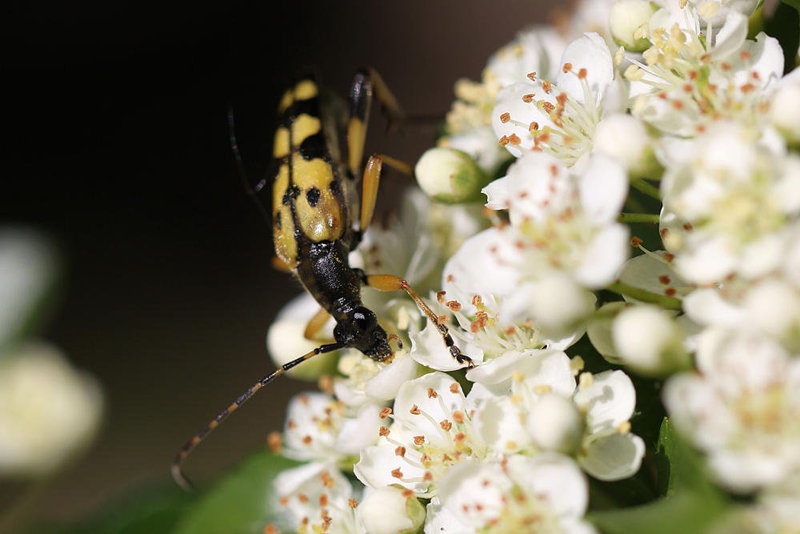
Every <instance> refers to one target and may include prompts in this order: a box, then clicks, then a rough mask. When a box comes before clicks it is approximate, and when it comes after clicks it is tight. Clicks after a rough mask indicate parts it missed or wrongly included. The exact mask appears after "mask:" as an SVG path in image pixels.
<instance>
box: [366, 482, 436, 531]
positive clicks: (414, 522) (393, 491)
mask: <svg viewBox="0 0 800 534" xmlns="http://www.w3.org/2000/svg"><path fill="white" fill-rule="evenodd" d="M356 512H357V514H358V518H359V519H360V520H361V524H362V525H363V526H364V529H365V530H366V531H367V532H369V533H370V534H413V533H415V532H418V531H419V530H420V529H421V527H422V523H424V522H425V508H424V507H423V506H422V503H421V502H419V499H417V498H416V497H414V496H413V494H411V495H408V494H407V493H406V490H403V489H401V488H395V487H392V486H384V487H382V488H378V489H376V490H374V491H370V492H368V493H367V494H366V496H365V497H364V500H363V501H361V503H360V504H359V505H358V508H357V509H356Z"/></svg>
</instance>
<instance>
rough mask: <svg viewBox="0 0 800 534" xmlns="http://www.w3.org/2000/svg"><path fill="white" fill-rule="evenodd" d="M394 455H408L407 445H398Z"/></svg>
mask: <svg viewBox="0 0 800 534" xmlns="http://www.w3.org/2000/svg"><path fill="white" fill-rule="evenodd" d="M394 455H395V456H405V455H406V448H405V447H403V446H402V445H401V446H399V447H397V448H396V449H395V450H394Z"/></svg>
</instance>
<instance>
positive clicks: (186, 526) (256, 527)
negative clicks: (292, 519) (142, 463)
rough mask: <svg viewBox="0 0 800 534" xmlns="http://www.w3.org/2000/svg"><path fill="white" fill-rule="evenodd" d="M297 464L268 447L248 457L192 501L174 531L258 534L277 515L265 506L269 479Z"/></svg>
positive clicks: (177, 533)
mask: <svg viewBox="0 0 800 534" xmlns="http://www.w3.org/2000/svg"><path fill="white" fill-rule="evenodd" d="M297 465H299V464H298V463H297V462H294V461H292V460H288V459H286V458H284V457H282V456H278V455H276V454H273V453H270V452H267V451H264V452H259V453H256V454H254V455H252V456H250V457H248V458H247V459H245V460H244V461H243V462H242V463H240V464H239V465H238V466H237V467H236V468H234V470H233V471H231V473H230V474H228V475H227V476H226V477H224V478H223V479H222V480H220V481H219V482H218V483H217V484H216V485H215V486H214V487H213V488H211V489H210V490H209V491H207V492H206V493H205V494H203V495H201V496H200V497H199V499H197V500H196V501H195V502H194V503H193V504H192V505H191V507H190V508H189V510H188V511H187V513H186V514H185V515H184V516H183V517H182V518H181V520H180V521H179V522H178V525H177V527H176V528H175V530H174V533H175V534H219V533H220V532H225V533H226V534H251V533H253V534H255V533H259V534H260V533H261V532H263V530H264V527H265V526H266V525H267V523H271V522H274V521H275V519H276V518H274V517H272V516H271V512H270V510H269V508H268V503H269V502H270V501H271V496H272V481H273V480H274V479H275V477H276V476H277V475H278V473H280V472H281V471H283V470H284V469H288V468H291V467H295V466H297Z"/></svg>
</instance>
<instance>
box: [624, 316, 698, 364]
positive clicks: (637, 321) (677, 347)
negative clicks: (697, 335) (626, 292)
mask: <svg viewBox="0 0 800 534" xmlns="http://www.w3.org/2000/svg"><path fill="white" fill-rule="evenodd" d="M612 338H613V340H614V346H615V347H616V348H617V355H618V356H619V358H620V359H621V360H622V362H623V363H624V364H625V365H627V366H628V367H630V368H631V369H633V370H634V371H637V372H639V373H642V374H645V375H650V376H661V375H665V374H670V373H672V372H675V371H678V370H680V369H683V368H684V367H686V366H687V365H688V363H689V355H688V353H687V351H686V348H685V346H684V339H685V334H684V331H683V329H682V328H681V326H680V325H679V324H678V322H677V321H676V320H675V319H674V317H672V315H671V314H670V313H669V312H667V311H665V310H662V309H661V308H658V307H656V306H651V305H640V306H634V307H631V308H628V309H626V310H623V311H622V312H621V313H620V314H619V315H618V316H617V318H616V320H615V321H614V325H613V327H612Z"/></svg>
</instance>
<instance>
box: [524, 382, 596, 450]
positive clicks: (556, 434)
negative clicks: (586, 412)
mask: <svg viewBox="0 0 800 534" xmlns="http://www.w3.org/2000/svg"><path fill="white" fill-rule="evenodd" d="M583 426H584V421H583V416H582V415H581V414H580V413H579V412H578V408H577V406H575V403H574V402H572V401H571V400H569V399H567V398H565V397H562V396H561V395H556V394H548V395H543V396H542V397H541V398H539V399H537V400H536V402H535V403H534V404H533V406H531V408H530V410H529V412H528V419H527V428H528V433H529V434H530V435H531V438H532V439H533V441H534V442H535V443H536V444H537V445H538V446H540V447H541V448H543V449H545V450H548V451H555V452H561V453H564V454H572V453H574V452H575V451H576V450H577V448H578V446H579V445H580V441H581V437H582V436H583Z"/></svg>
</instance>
